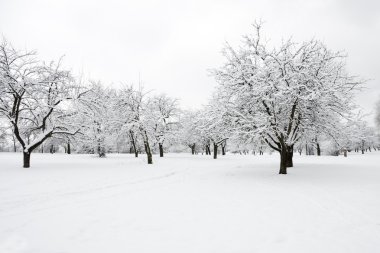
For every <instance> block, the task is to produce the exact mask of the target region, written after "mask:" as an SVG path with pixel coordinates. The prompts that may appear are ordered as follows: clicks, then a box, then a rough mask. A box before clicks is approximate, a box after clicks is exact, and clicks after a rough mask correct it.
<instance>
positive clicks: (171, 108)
mask: <svg viewBox="0 0 380 253" xmlns="http://www.w3.org/2000/svg"><path fill="white" fill-rule="evenodd" d="M150 107H151V110H150V114H151V117H152V118H153V121H154V123H153V124H154V125H153V130H154V137H155V140H156V142H157V144H158V148H159V152H160V157H163V156H164V142H168V143H170V142H171V141H174V139H175V137H176V135H177V134H178V126H179V108H178V102H177V100H176V99H173V98H170V97H168V96H166V95H164V94H162V95H158V96H154V97H153V98H152V101H151V103H150Z"/></svg>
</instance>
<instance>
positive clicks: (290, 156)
mask: <svg viewBox="0 0 380 253" xmlns="http://www.w3.org/2000/svg"><path fill="white" fill-rule="evenodd" d="M286 152H287V154H286V167H288V168H290V167H293V146H290V147H286Z"/></svg>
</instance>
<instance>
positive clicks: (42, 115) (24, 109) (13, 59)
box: [0, 41, 80, 168]
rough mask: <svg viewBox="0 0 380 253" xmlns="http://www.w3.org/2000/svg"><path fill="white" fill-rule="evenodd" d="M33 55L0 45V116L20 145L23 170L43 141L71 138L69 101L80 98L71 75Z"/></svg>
mask: <svg viewBox="0 0 380 253" xmlns="http://www.w3.org/2000/svg"><path fill="white" fill-rule="evenodd" d="M36 56H37V55H36V53H35V52H33V51H18V50H16V49H15V48H13V47H12V46H11V45H10V44H9V43H8V42H7V41H3V42H2V43H1V45H0V114H1V115H2V116H3V117H5V118H6V119H7V120H8V122H9V124H10V125H11V127H12V132H13V134H14V135H15V137H16V139H17V141H18V142H19V143H20V145H21V147H22V150H23V156H24V163H23V166H24V167H25V168H28V167H30V155H31V153H32V152H33V151H34V150H35V149H36V148H37V147H39V146H40V145H41V144H42V143H43V142H44V141H45V140H47V139H48V138H50V137H52V136H56V135H73V134H75V133H76V132H77V131H78V129H75V128H73V126H72V125H71V124H70V118H71V117H72V116H73V114H74V112H73V111H71V110H70V109H69V108H70V101H71V100H73V99H75V98H77V97H78V96H80V93H79V92H80V91H79V89H78V88H77V87H76V85H75V82H74V78H73V77H72V75H71V73H70V71H67V70H62V69H61V62H60V61H58V62H57V63H54V62H51V63H50V64H45V63H42V62H40V61H38V60H36Z"/></svg>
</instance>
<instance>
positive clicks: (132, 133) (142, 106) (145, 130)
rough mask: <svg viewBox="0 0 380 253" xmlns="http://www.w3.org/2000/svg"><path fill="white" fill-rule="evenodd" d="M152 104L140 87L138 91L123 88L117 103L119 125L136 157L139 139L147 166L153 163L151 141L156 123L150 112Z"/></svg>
mask: <svg viewBox="0 0 380 253" xmlns="http://www.w3.org/2000/svg"><path fill="white" fill-rule="evenodd" d="M152 103H153V102H152V100H151V99H150V98H149V97H148V93H147V92H145V91H144V89H143V88H142V87H141V86H140V87H139V88H138V89H135V88H134V87H133V86H126V87H124V88H123V89H122V90H121V92H120V94H119V101H118V103H117V105H118V108H119V109H120V110H121V111H122V112H123V116H122V118H121V119H120V122H119V124H121V126H122V128H123V129H124V130H126V131H128V133H129V137H130V140H131V142H132V145H133V146H134V150H135V152H136V157H137V152H138V151H137V150H138V147H137V144H138V139H139V137H141V139H142V143H143V146H144V150H145V153H146V155H147V160H148V164H152V163H153V157H152V149H151V146H152V145H151V140H154V139H155V135H154V127H155V124H156V122H157V121H156V117H154V112H152V110H151V108H152Z"/></svg>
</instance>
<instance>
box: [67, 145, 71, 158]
mask: <svg viewBox="0 0 380 253" xmlns="http://www.w3.org/2000/svg"><path fill="white" fill-rule="evenodd" d="M67 154H69V155H70V154H71V145H70V142H68V143H67Z"/></svg>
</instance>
